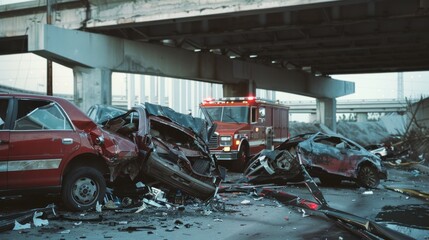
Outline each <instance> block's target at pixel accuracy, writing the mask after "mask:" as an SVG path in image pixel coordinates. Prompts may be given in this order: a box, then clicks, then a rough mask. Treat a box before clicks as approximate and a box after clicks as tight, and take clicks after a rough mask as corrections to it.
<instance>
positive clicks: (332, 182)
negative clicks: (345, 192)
mask: <svg viewBox="0 0 429 240" xmlns="http://www.w3.org/2000/svg"><path fill="white" fill-rule="evenodd" d="M319 180H320V183H321V184H323V185H325V186H337V185H340V184H341V178H338V177H333V176H323V177H319Z"/></svg>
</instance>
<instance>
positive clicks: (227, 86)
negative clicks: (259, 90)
mask: <svg viewBox="0 0 429 240" xmlns="http://www.w3.org/2000/svg"><path fill="white" fill-rule="evenodd" d="M250 95H252V96H256V84H255V83H254V82H252V81H242V82H239V83H224V84H223V96H224V97H247V96H250Z"/></svg>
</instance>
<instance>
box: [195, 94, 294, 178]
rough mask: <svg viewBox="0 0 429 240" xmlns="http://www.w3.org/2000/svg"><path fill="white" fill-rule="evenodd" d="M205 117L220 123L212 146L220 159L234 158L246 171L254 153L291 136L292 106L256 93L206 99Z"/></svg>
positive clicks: (234, 165) (235, 164) (234, 163)
mask: <svg viewBox="0 0 429 240" xmlns="http://www.w3.org/2000/svg"><path fill="white" fill-rule="evenodd" d="M200 108H201V111H202V112H203V113H204V116H205V117H209V118H210V119H211V120H212V121H213V122H214V123H216V124H217V128H216V132H215V134H213V136H212V137H211V139H210V142H209V147H210V151H211V153H212V154H215V155H216V157H217V159H218V160H219V161H232V162H231V163H232V165H231V167H232V169H233V170H235V171H242V170H243V169H244V167H245V166H246V163H247V160H248V159H249V157H250V156H252V155H254V154H256V153H258V152H260V151H261V150H262V149H271V148H272V147H274V146H276V145H278V144H280V143H282V142H283V141H285V140H286V139H287V138H288V137H289V129H288V126H289V108H288V107H287V106H285V105H282V104H279V103H276V102H273V101H269V100H263V99H260V98H256V97H234V98H221V99H212V98H209V99H206V100H204V101H203V102H202V103H201V104H200Z"/></svg>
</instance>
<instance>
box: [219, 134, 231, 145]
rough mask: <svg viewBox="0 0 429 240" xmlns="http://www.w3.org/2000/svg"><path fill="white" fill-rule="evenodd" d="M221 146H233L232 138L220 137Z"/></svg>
mask: <svg viewBox="0 0 429 240" xmlns="http://www.w3.org/2000/svg"><path fill="white" fill-rule="evenodd" d="M219 145H220V146H231V136H220V143H219Z"/></svg>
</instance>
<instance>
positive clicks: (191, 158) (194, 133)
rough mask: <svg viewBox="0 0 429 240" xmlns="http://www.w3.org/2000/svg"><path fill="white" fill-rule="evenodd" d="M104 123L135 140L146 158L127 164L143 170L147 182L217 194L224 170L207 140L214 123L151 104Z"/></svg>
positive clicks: (202, 196) (207, 195) (199, 194)
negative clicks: (137, 163)
mask: <svg viewBox="0 0 429 240" xmlns="http://www.w3.org/2000/svg"><path fill="white" fill-rule="evenodd" d="M101 109H102V108H100V110H101ZM101 125H102V128H103V129H104V130H106V131H108V132H109V133H113V134H116V135H119V136H121V137H123V139H124V141H131V142H135V143H136V145H137V147H138V149H139V151H140V154H141V157H142V158H143V159H144V160H143V162H142V163H141V164H143V166H131V165H127V166H124V167H125V168H128V169H127V171H128V172H130V173H131V172H133V171H135V174H137V172H138V171H139V170H140V169H141V172H139V173H140V176H139V178H138V179H143V180H144V182H151V180H152V179H154V180H157V181H159V182H161V183H163V184H164V185H166V187H163V188H166V189H167V190H169V191H173V192H175V190H181V191H183V192H184V193H186V194H189V195H191V196H193V197H197V198H199V199H202V200H204V201H206V200H209V199H210V198H212V197H214V195H215V193H216V192H217V189H218V186H219V184H220V182H221V172H220V170H219V166H218V165H217V161H216V159H215V158H213V156H212V155H211V154H210V151H209V148H208V145H207V142H208V139H209V135H210V134H211V132H213V131H214V127H215V126H213V125H210V124H208V123H207V122H206V121H204V120H203V119H200V118H194V117H192V116H190V115H185V114H181V113H177V112H175V111H174V110H172V109H171V108H168V107H163V106H160V105H155V104H150V103H145V105H139V106H135V107H133V108H132V109H130V110H129V111H127V112H126V113H124V114H122V115H119V116H117V117H114V118H111V119H109V120H107V121H105V122H103V123H101ZM124 167H119V168H116V169H118V170H119V169H124ZM133 175H134V174H133ZM148 177H150V178H151V179H148Z"/></svg>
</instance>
